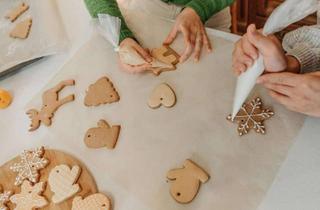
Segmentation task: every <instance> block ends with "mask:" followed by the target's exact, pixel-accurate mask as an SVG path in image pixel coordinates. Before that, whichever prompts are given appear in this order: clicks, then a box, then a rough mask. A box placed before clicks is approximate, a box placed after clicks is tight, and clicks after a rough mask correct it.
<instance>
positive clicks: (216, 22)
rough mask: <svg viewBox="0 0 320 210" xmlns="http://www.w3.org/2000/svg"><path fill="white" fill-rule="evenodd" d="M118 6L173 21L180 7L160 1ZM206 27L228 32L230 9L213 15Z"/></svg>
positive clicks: (129, 0) (125, 1)
mask: <svg viewBox="0 0 320 210" xmlns="http://www.w3.org/2000/svg"><path fill="white" fill-rule="evenodd" d="M118 4H119V6H120V7H121V8H123V9H130V10H136V11H139V10H140V11H143V12H144V13H148V14H152V15H154V16H157V17H160V18H164V19H169V20H175V19H176V17H177V16H178V15H179V14H180V12H181V9H182V6H179V5H175V4H168V3H165V2H163V1H161V0H118ZM206 26H207V27H209V28H214V29H217V30H221V31H226V32H230V27H231V14H230V8H229V7H227V8H225V9H223V10H222V11H220V12H218V13H217V14H215V15H213V16H212V17H211V18H210V19H209V20H208V21H207V22H206Z"/></svg>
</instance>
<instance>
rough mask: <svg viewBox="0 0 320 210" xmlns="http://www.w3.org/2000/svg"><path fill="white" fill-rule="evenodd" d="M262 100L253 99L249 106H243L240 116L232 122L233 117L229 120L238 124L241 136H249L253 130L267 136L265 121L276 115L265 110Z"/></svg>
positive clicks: (228, 118) (229, 117)
mask: <svg viewBox="0 0 320 210" xmlns="http://www.w3.org/2000/svg"><path fill="white" fill-rule="evenodd" d="M262 107H263V104H262V101H261V99H260V98H256V99H253V100H252V101H251V102H250V103H249V104H246V103H245V104H243V105H242V107H241V109H240V111H239V112H238V114H237V115H236V116H235V118H234V119H233V120H232V117H231V115H229V116H228V117H227V120H229V121H231V122H234V121H236V122H237V123H238V133H239V135H240V136H243V135H245V134H247V133H248V132H249V131H250V130H251V129H254V130H255V131H256V132H257V133H261V134H265V132H266V131H265V126H264V121H265V120H266V119H269V118H270V117H272V116H273V115H274V112H273V111H272V110H270V109H263V108H262Z"/></svg>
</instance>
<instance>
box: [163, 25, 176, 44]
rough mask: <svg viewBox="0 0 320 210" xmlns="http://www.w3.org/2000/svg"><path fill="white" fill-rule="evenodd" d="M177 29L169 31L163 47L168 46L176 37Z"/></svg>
mask: <svg viewBox="0 0 320 210" xmlns="http://www.w3.org/2000/svg"><path fill="white" fill-rule="evenodd" d="M177 33H178V29H177V28H176V27H173V29H172V30H171V31H170V33H169V35H168V36H167V38H166V39H165V41H164V42H163V44H164V45H170V44H171V43H172V42H173V41H174V40H175V38H176V37H177Z"/></svg>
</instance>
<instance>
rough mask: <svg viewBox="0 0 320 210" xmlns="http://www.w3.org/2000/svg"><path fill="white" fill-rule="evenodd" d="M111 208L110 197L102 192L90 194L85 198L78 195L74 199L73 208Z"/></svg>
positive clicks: (96, 209)
mask: <svg viewBox="0 0 320 210" xmlns="http://www.w3.org/2000/svg"><path fill="white" fill-rule="evenodd" d="M89 209H92V210H111V201H110V199H109V198H108V197H107V196H106V195H104V194H102V193H96V194H93V195H89V196H88V197H86V198H85V199H82V198H81V197H80V196H77V197H75V198H74V199H73V201H72V210H89Z"/></svg>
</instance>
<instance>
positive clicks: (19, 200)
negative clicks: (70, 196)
mask: <svg viewBox="0 0 320 210" xmlns="http://www.w3.org/2000/svg"><path fill="white" fill-rule="evenodd" d="M45 188H46V184H45V183H44V182H39V183H37V184H35V185H34V186H32V185H31V183H30V182H28V181H24V182H23V183H22V185H21V192H20V193H18V194H15V195H13V196H11V197H10V201H11V202H12V203H14V204H16V207H15V210H33V209H38V208H42V207H45V206H46V205H48V201H47V200H46V199H45V197H43V196H42V195H41V193H42V192H43V191H44V190H45Z"/></svg>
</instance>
